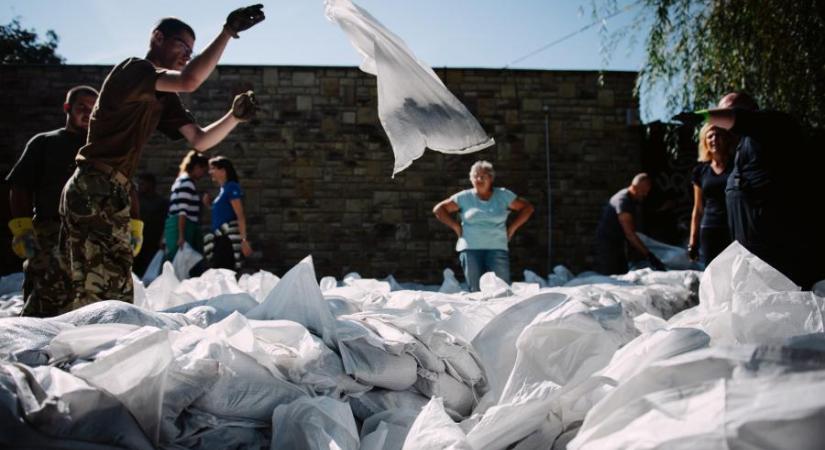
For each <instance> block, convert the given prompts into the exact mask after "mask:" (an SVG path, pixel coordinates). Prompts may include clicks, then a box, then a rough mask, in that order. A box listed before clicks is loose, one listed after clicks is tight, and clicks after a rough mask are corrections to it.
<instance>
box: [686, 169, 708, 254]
mask: <svg viewBox="0 0 825 450" xmlns="http://www.w3.org/2000/svg"><path fill="white" fill-rule="evenodd" d="M704 212H705V208H704V207H703V206H702V188H700V187H699V186H696V185H695V184H694V185H693V213H692V214H691V216H690V239H689V240H688V245H689V246H690V247H696V243H697V241H698V237H699V223H701V221H702V215H703V214H704Z"/></svg>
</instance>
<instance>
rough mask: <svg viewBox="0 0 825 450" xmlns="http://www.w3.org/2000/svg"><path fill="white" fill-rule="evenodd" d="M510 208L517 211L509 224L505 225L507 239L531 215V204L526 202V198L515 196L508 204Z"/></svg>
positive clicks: (511, 236)
mask: <svg viewBox="0 0 825 450" xmlns="http://www.w3.org/2000/svg"><path fill="white" fill-rule="evenodd" d="M508 207H509V208H510V209H511V210H513V211H516V212H518V214H517V215H516V217H515V219H513V221H512V222H510V225H508V226H507V240H508V241H509V240H510V239H512V238H513V235H514V234H516V231H517V230H518V229H519V228H521V226H522V225H524V223H525V222H527V219H529V218H530V216H532V215H533V211H534V210H535V208H533V205H532V204H531V203H530V202H528V201H527V200H525V199H523V198H521V197H517V198H516V199H515V200H513V201H512V202H511V203H510V205H509V206H508Z"/></svg>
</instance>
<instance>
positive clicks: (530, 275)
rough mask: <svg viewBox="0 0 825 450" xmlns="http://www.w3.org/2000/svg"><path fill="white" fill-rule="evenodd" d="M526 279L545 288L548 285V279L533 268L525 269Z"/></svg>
mask: <svg viewBox="0 0 825 450" xmlns="http://www.w3.org/2000/svg"><path fill="white" fill-rule="evenodd" d="M524 281H525V282H527V283H535V284H538V285H539V287H542V288H545V287H547V280H546V279H544V278H543V277H540V276H539V275H538V274H536V272H533V271H532V270H527V269H524Z"/></svg>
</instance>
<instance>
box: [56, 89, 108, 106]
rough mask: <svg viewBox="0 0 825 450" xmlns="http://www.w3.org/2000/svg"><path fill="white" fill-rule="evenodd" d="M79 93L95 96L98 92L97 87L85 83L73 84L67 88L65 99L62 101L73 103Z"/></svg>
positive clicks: (68, 103)
mask: <svg viewBox="0 0 825 450" xmlns="http://www.w3.org/2000/svg"><path fill="white" fill-rule="evenodd" d="M81 95H94V96H95V97H97V96H98V95H100V94H99V93H98V92H97V89H95V88H93V87H91V86H86V85H85V84H84V85H80V86H75V87H73V88H71V89H69V92H66V101H65V102H64V103H65V104H67V105H73V104H74V101H75V100H77V97H78V96H81Z"/></svg>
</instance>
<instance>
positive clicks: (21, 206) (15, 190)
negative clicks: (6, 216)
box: [9, 185, 34, 217]
mask: <svg viewBox="0 0 825 450" xmlns="http://www.w3.org/2000/svg"><path fill="white" fill-rule="evenodd" d="M9 209H10V210H11V216H12V217H31V216H32V215H34V200H33V198H32V193H31V191H30V190H28V189H26V188H22V187H20V186H14V185H12V186H11V187H10V188H9Z"/></svg>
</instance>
